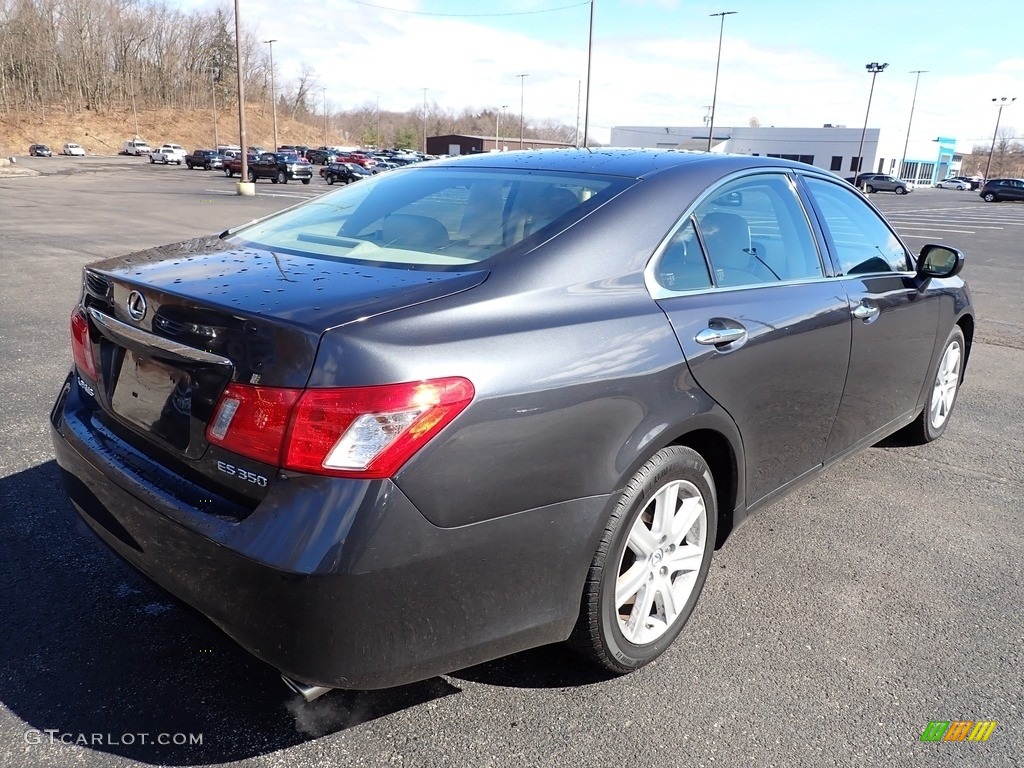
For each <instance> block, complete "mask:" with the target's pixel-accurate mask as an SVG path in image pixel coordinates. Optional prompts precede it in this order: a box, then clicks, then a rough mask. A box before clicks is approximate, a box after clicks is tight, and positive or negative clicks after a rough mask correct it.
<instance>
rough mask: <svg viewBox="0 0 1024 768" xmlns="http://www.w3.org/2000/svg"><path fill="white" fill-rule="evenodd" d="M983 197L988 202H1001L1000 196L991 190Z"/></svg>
mask: <svg viewBox="0 0 1024 768" xmlns="http://www.w3.org/2000/svg"><path fill="white" fill-rule="evenodd" d="M981 199H982V200H984V201H985V202H986V203H998V202H999V198H997V197H996V196H995V195H994V194H992V193H991V192H986V193H985V194H984V195H982V196H981Z"/></svg>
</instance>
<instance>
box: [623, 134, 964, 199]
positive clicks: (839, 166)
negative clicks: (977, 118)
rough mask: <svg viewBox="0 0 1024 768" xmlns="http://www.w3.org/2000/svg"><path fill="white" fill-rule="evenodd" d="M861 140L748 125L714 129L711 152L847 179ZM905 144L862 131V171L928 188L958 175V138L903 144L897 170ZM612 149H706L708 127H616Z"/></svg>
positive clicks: (852, 170)
mask: <svg viewBox="0 0 1024 768" xmlns="http://www.w3.org/2000/svg"><path fill="white" fill-rule="evenodd" d="M860 142H861V129H860V128H847V127H846V126H842V125H824V126H822V127H821V128H774V127H772V128H765V127H761V126H759V127H756V128H752V127H750V126H715V131H714V135H713V136H712V137H711V151H712V152H719V153H723V154H736V155H752V156H754V157H758V156H761V157H780V158H784V159H786V160H796V161H798V162H801V163H807V164H808V165H815V166H817V167H818V168H823V169H824V170H826V171H832V172H833V173H835V174H836V175H838V176H842V177H844V178H845V177H850V176H853V175H854V174H855V173H856V171H857V151H858V148H859V147H860ZM903 144H904V142H903V141H900V142H898V146H894V145H890V144H889V143H885V144H882V145H881V146H882V149H881V150H879V146H880V143H879V130H878V129H877V128H868V129H867V131H866V133H864V149H863V156H864V162H863V164H862V165H861V168H862V170H863V171H864V172H865V173H867V172H872V173H888V174H892V175H893V176H899V177H900V178H902V179H904V180H906V181H911V182H914V183H915V184H919V185H924V186H931V185H933V184H935V182H937V181H941V180H942V179H944V178H946V177H947V176H952V175H956V174H958V173H959V172H960V156H959V155H958V154H956V151H955V149H956V140H955V139H950V138H944V137H940V138H937V139H933V140H931V141H925V142H920V141H915V142H911V143H910V144H909V145H908V146H907V150H906V151H907V154H906V160H905V161H904V163H903V165H902V167H901V168H898V167H897V166H899V165H900V159H901V156H902V155H903ZM611 145H612V146H613V147H660V148H664V149H690V150H706V149H707V148H708V128H707V126H683V127H673V126H614V127H613V128H612V135H611Z"/></svg>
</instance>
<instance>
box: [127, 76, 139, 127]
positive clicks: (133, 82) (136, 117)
mask: <svg viewBox="0 0 1024 768" xmlns="http://www.w3.org/2000/svg"><path fill="white" fill-rule="evenodd" d="M128 84H129V85H130V86H131V89H132V114H133V115H135V138H136V139H137V138H139V112H138V110H137V109H135V78H134V77H132V71H131V69H129V70H128Z"/></svg>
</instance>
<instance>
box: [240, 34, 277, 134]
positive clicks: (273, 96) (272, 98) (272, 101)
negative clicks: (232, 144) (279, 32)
mask: <svg viewBox="0 0 1024 768" xmlns="http://www.w3.org/2000/svg"><path fill="white" fill-rule="evenodd" d="M263 42H264V43H266V44H267V45H269V46H270V106H271V107H272V108H273V111H274V151H275V152H277V90H276V89H275V88H274V43H276V42H277V40H276V39H274V40H264V41H263ZM243 149H244V148H243Z"/></svg>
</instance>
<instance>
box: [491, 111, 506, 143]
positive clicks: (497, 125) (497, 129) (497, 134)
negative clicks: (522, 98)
mask: <svg viewBox="0 0 1024 768" xmlns="http://www.w3.org/2000/svg"><path fill="white" fill-rule="evenodd" d="M507 108H508V104H502V105H501V106H500V107H498V117H497V119H496V120H495V121H494V149H495V151H497V152H501V113H502V112H504V111H505V110H506V109H507Z"/></svg>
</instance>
